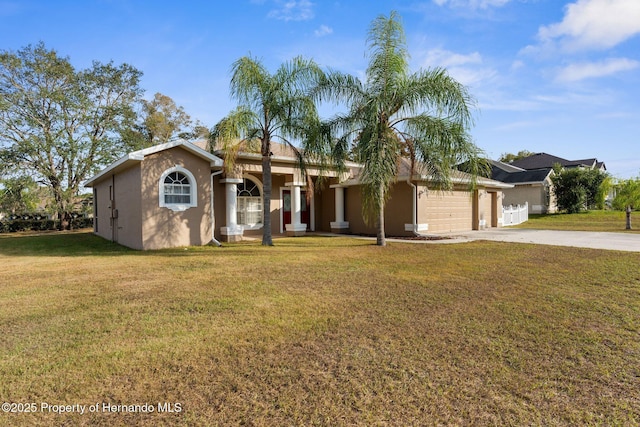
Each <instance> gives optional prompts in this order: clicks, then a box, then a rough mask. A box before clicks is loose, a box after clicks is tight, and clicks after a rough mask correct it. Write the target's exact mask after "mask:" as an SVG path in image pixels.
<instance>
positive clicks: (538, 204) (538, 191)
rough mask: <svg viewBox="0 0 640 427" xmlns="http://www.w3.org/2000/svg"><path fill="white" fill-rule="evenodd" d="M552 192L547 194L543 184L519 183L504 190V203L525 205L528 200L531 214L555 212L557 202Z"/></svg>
mask: <svg viewBox="0 0 640 427" xmlns="http://www.w3.org/2000/svg"><path fill="white" fill-rule="evenodd" d="M549 191H550V190H549ZM550 193H551V194H549V196H547V190H546V189H545V187H544V186H543V185H542V184H525V185H518V186H516V187H514V188H507V189H505V190H504V200H503V204H504V205H505V206H508V205H524V204H525V203H527V202H528V203H529V213H530V214H540V213H553V212H555V211H556V203H555V197H554V196H553V192H552V191H550Z"/></svg>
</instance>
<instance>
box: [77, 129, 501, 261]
mask: <svg viewBox="0 0 640 427" xmlns="http://www.w3.org/2000/svg"><path fill="white" fill-rule="evenodd" d="M205 148H206V147H205V145H204V144H203V143H190V142H187V141H184V140H176V141H171V142H168V143H165V144H160V145H156V146H153V147H150V148H146V149H143V150H139V151H135V152H132V153H129V154H127V155H125V156H124V157H122V158H120V159H119V160H117V161H116V162H114V163H112V164H111V165H109V166H108V167H106V168H105V169H103V170H102V171H100V172H99V173H98V174H96V175H95V176H93V177H91V178H90V179H89V180H87V181H86V182H85V186H86V187H92V188H93V196H94V232H95V233H96V234H97V235H99V236H102V237H104V238H105V239H109V240H112V241H114V242H118V243H120V244H122V245H124V246H128V247H131V248H134V249H141V250H147V249H160V248H168V247H177V246H190V245H205V244H208V243H210V242H218V241H237V240H241V239H242V237H243V236H251V235H256V236H257V235H261V234H262V227H263V224H262V217H263V213H262V212H263V209H264V207H263V206H262V203H263V201H262V192H263V179H262V166H261V156H260V154H258V153H251V152H240V153H238V156H237V160H236V164H235V168H234V170H233V172H232V173H225V172H224V167H223V166H224V165H223V160H222V156H221V155H220V153H216V154H212V153H210V152H209V151H207V150H205ZM271 161H272V186H271V206H268V207H267V208H268V209H269V212H270V215H271V218H270V219H271V227H272V229H271V231H272V233H273V234H287V235H294V236H297V235H303V234H305V233H306V232H308V231H325V232H338V233H353V234H372V235H373V234H375V231H376V230H375V227H373V226H370V225H367V224H366V223H365V222H364V220H363V218H362V208H361V188H360V182H359V180H358V175H359V171H360V169H361V166H360V165H357V164H349V167H350V172H348V173H345V174H339V173H337V172H336V171H331V170H329V171H326V170H321V169H320V168H319V167H317V166H318V165H314V164H313V163H311V164H310V165H308V167H307V170H306V172H307V177H306V178H307V179H306V180H305V177H303V176H301V173H300V171H299V169H298V168H297V159H296V157H295V155H293V153H292V152H291V151H289V150H288V149H287V148H286V147H284V146H281V145H279V144H273V155H272V157H271ZM309 182H310V183H312V184H313V185H312V186H309V185H308V184H309ZM469 182H470V180H469V176H468V175H466V174H464V173H463V172H458V171H456V172H454V188H453V190H451V191H436V190H433V189H432V185H430V183H431V181H430V178H429V177H428V176H423V175H420V174H413V176H410V174H409V172H408V167H407V165H401V167H400V170H399V172H398V178H397V180H396V182H395V183H394V184H393V186H392V188H391V193H390V198H389V201H388V202H387V205H386V210H385V226H386V227H385V229H386V232H387V234H388V235H389V236H412V235H414V234H415V233H425V232H430V233H439V232H457V231H468V230H472V229H481V228H485V227H499V226H500V225H501V221H500V219H501V213H502V211H501V207H502V205H503V197H504V196H503V191H504V190H506V189H509V188H512V187H513V185H512V184H508V183H503V182H499V181H495V180H492V179H488V178H479V179H478V183H477V186H476V188H475V190H473V191H470V190H469V188H468V184H469Z"/></svg>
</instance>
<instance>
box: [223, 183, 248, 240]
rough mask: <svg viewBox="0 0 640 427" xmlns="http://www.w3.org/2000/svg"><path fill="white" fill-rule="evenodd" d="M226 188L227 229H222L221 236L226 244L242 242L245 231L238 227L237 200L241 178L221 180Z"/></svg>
mask: <svg viewBox="0 0 640 427" xmlns="http://www.w3.org/2000/svg"><path fill="white" fill-rule="evenodd" d="M220 182H222V183H223V184H224V186H225V196H226V197H225V199H226V209H225V219H226V220H225V224H226V226H225V227H220V234H222V236H223V240H225V241H226V242H238V241H240V240H242V233H243V232H244V229H243V228H242V226H240V225H238V212H237V205H238V203H237V199H238V184H240V183H242V179H239V178H227V179H223V180H220Z"/></svg>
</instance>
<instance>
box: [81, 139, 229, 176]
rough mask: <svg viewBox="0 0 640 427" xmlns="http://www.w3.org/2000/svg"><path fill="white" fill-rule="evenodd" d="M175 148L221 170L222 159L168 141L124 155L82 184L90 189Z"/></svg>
mask: <svg viewBox="0 0 640 427" xmlns="http://www.w3.org/2000/svg"><path fill="white" fill-rule="evenodd" d="M175 147H180V148H182V149H184V150H186V151H188V152H190V153H191V154H193V155H195V156H197V157H200V158H201V159H203V160H205V161H208V162H209V165H210V166H211V167H212V168H222V159H221V158H220V157H217V156H214V155H213V154H211V153H209V152H207V151H205V150H203V149H202V148H200V147H198V146H196V145H194V144H192V143H190V142H188V141H185V140H184V139H177V140H174V141H169V142H166V143H164V144H158V145H154V146H152V147H149V148H144V149H142V150H138V151H133V152H131V153H129V154H126V155H124V156H122V157H121V158H119V159H118V160H116V161H115V162H113V163H111V164H110V165H109V166H107V167H106V168H104V169H103V170H101V171H100V172H98V173H97V174H96V175H94V176H92V177H91V178H89V179H88V180H86V181H85V182H84V186H85V187H91V186H93V184H95V183H96V182H98V181H100V180H101V179H102V178H103V177H105V176H108V175H110V174H114V173H117V172H119V171H122V170H124V169H128V168H129V167H131V166H133V165H135V164H137V163H140V162H142V161H143V160H144V158H145V157H146V156H150V155H152V154H156V153H159V152H161V151H165V150H170V149H172V148H175Z"/></svg>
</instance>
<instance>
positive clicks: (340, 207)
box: [330, 187, 349, 233]
mask: <svg viewBox="0 0 640 427" xmlns="http://www.w3.org/2000/svg"><path fill="white" fill-rule="evenodd" d="M334 190H335V191H336V220H335V221H333V222H331V224H330V225H331V232H332V233H347V232H348V230H349V223H348V222H346V221H345V220H344V187H335V188H334Z"/></svg>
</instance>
